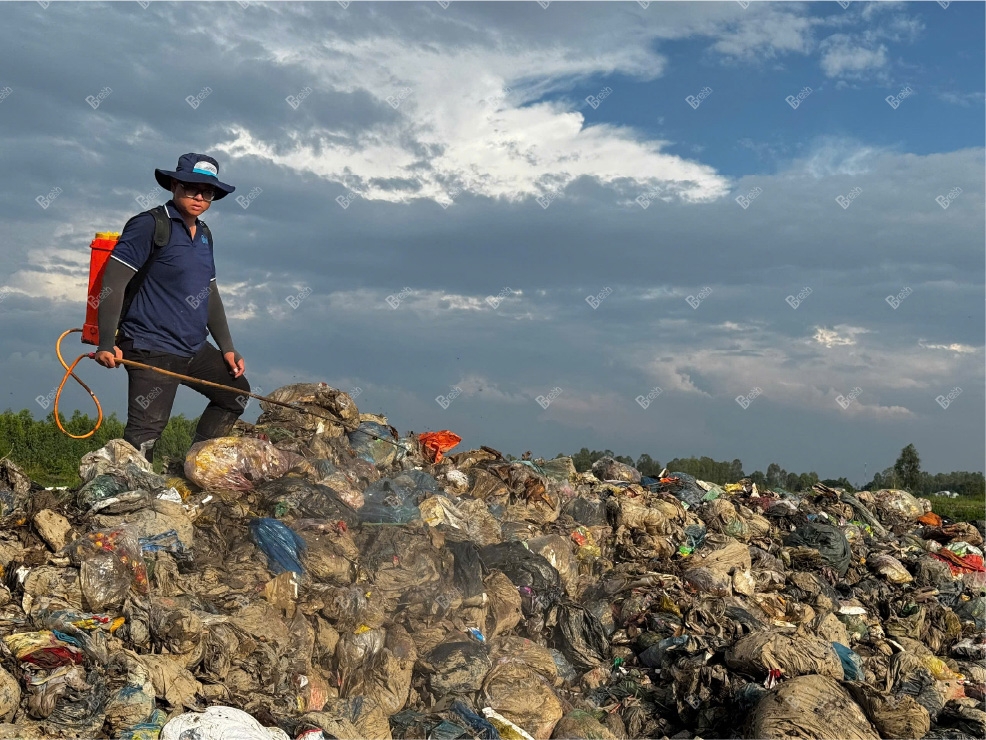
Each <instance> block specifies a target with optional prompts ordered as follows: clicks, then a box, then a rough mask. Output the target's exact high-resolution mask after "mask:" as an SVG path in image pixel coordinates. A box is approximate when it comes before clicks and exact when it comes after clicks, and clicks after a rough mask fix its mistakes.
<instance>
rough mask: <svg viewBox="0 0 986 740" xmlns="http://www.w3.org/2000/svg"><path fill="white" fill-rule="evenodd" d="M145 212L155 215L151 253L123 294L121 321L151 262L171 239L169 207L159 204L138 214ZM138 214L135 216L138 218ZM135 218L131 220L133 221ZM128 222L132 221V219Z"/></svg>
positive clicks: (141, 214) (142, 282) (128, 309)
mask: <svg viewBox="0 0 986 740" xmlns="http://www.w3.org/2000/svg"><path fill="white" fill-rule="evenodd" d="M145 213H149V214H150V215H151V216H153V217H154V235H153V236H152V238H151V253H150V255H149V256H148V258H147V259H146V260H145V261H144V264H143V265H141V266H140V269H139V270H137V273H136V274H135V275H134V276H133V277H132V278H130V282H129V283H127V289H126V292H125V293H124V294H123V307H122V309H121V310H120V320H121V321H122V320H123V319H124V318H126V316H127V313H128V312H129V311H130V304H131V303H133V300H134V297H135V296H136V295H137V292H138V291H139V290H140V286H141V285H143V284H144V280H145V278H146V277H147V272H148V270H150V269H151V264H152V263H153V262H154V259H155V258H156V257H157V255H158V253H159V250H160V249H161V247H164V246H166V245H167V243H168V242H169V241H171V217H170V216H168V212H167V209H165V207H164V206H157V207H155V208H152V209H150V210H149V211H143V212H141V213H138V214H137V216H143V215H144V214H145ZM137 216H134V217H133V218H137ZM133 218H132V219H130V220H131V221H132V220H133ZM127 223H130V221H128V222H127ZM124 229H126V227H124Z"/></svg>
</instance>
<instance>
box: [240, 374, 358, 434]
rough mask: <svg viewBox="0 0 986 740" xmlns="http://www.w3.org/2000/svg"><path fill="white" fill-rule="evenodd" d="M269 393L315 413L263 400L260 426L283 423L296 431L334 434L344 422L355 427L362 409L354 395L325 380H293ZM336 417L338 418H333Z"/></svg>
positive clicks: (274, 398) (273, 398)
mask: <svg viewBox="0 0 986 740" xmlns="http://www.w3.org/2000/svg"><path fill="white" fill-rule="evenodd" d="M267 397H268V398H270V399H272V400H274V401H280V402H281V403H290V404H293V405H295V406H297V407H299V408H301V409H304V410H306V411H312V412H313V413H310V414H306V413H302V412H300V411H295V410H293V409H289V408H285V407H284V406H280V405H277V404H273V403H268V402H266V401H261V402H260V408H261V409H262V410H263V412H262V413H261V414H260V417H259V418H258V419H257V424H258V425H259V426H266V425H271V426H279V427H284V428H286V429H289V430H291V431H292V432H294V433H296V434H297V433H309V434H310V433H313V432H314V433H317V434H323V433H328V434H330V435H331V436H335V435H336V434H338V433H341V432H342V429H343V427H344V426H345V427H348V428H349V429H353V428H355V427H356V425H357V424H358V423H359V409H357V408H356V404H355V403H354V402H353V399H352V397H351V396H350V395H349V394H348V393H344V392H343V391H340V390H338V389H337V388H333V387H332V386H330V385H327V384H326V383H292V384H291V385H285V386H281V387H280V388H278V389H277V390H275V391H274V392H273V393H269V394H268V396H267ZM323 417H329V418H328V419H325V418H323ZM333 419H337V420H338V421H336V422H334V421H332V420H333ZM330 427H335V429H330Z"/></svg>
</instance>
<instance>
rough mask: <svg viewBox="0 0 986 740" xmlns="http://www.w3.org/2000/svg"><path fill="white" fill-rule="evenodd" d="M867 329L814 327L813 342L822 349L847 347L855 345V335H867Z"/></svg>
mask: <svg viewBox="0 0 986 740" xmlns="http://www.w3.org/2000/svg"><path fill="white" fill-rule="evenodd" d="M867 333H869V330H868V329H861V328H859V327H855V326H845V325H839V326H836V327H834V328H832V329H827V328H826V327H824V326H816V327H815V334H814V336H813V337H812V339H813V341H815V342H816V343H818V344H821V345H822V346H824V347H827V348H829V349H831V348H832V347H847V346H850V345H853V344H856V335H858V334H867Z"/></svg>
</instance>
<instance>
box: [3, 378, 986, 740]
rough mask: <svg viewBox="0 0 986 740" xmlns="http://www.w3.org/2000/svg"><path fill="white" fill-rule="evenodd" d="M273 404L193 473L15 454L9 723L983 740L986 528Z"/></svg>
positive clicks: (902, 502) (250, 733)
mask: <svg viewBox="0 0 986 740" xmlns="http://www.w3.org/2000/svg"><path fill="white" fill-rule="evenodd" d="M274 398H275V399H276V400H279V401H282V402H284V403H290V404H293V405H294V406H295V407H296V408H298V409H304V410H306V411H309V412H312V413H302V412H301V411H295V410H292V409H287V408H284V407H279V406H273V405H271V404H265V403H262V404H261V405H262V407H263V413H262V415H261V417H260V418H259V419H258V421H257V424H256V425H249V424H243V423H238V425H237V429H236V433H237V434H238V435H239V436H233V437H224V438H221V439H216V440H210V441H207V442H202V443H199V444H196V445H194V446H193V447H192V448H191V450H190V451H189V453H188V457H187V459H186V460H185V464H184V476H177V477H169V476H162V475H156V474H154V473H153V472H152V470H151V467H150V465H149V464H148V463H147V462H146V461H145V460H144V459H143V458H142V457H141V455H140V454H139V453H138V452H137V450H135V449H134V448H132V447H131V446H130V445H128V444H127V443H126V442H123V441H122V440H115V441H113V442H110V443H109V444H108V445H106V446H105V447H104V448H102V449H100V450H98V451H96V452H93V453H90V454H88V455H86V456H85V457H84V458H83V459H82V461H81V464H80V475H81V477H82V479H83V481H84V485H83V486H82V487H81V488H80V489H79V490H77V491H68V492H59V491H46V490H40V488H39V487H38V486H36V485H33V484H32V483H31V481H30V480H29V479H27V478H26V477H25V476H24V475H23V474H22V473H21V472H20V471H19V470H18V469H17V468H16V466H14V465H13V464H11V463H10V462H9V461H0V517H2V520H0V523H2V526H0V568H2V581H3V585H0V740H4V739H7V738H29V739H33V738H50V737H86V738H95V737H101V738H103V737H104V738H123V739H125V740H158V739H160V740H179V739H180V740H189V739H194V740H208V739H209V738H220V737H222V738H233V737H235V738H238V739H242V740H254V739H255V740H272V739H274V738H280V739H282V740H283V739H284V738H304V739H305V740H319V739H320V738H339V739H340V740H349V739H351V738H372V739H374V740H382V739H385V738H386V739H389V738H436V739H437V740H456V738H482V739H483V740H497V739H498V738H503V740H531V739H532V738H533V739H535V740H546V739H547V738H585V739H588V738H592V739H594V740H600V739H602V740H608V739H613V738H620V739H623V738H645V737H646V738H659V737H667V738H696V737H701V738H738V737H745V738H860V739H864V740H870V739H874V740H875V739H876V738H924V737H929V738H963V737H980V738H981V737H983V736H986V712H984V706H983V699H984V686H986V683H984V681H986V637H984V632H986V623H984V622H986V598H984V594H986V566H984V563H983V554H982V546H983V524H982V523H981V522H980V523H978V525H977V526H974V525H973V524H970V523H964V522H948V521H943V520H942V519H941V518H940V517H938V516H936V515H935V514H933V513H932V512H931V509H930V504H929V503H928V502H927V501H925V500H922V499H917V498H914V497H912V496H911V495H910V494H908V493H907V492H905V491H899V490H882V491H872V492H860V493H857V494H850V493H846V492H844V491H841V490H835V489H831V488H827V487H825V486H822V485H817V486H815V487H814V488H813V489H812V490H810V491H803V492H801V493H798V494H795V493H791V492H786V491H779V490H774V491H771V490H758V489H757V487H756V485H754V484H752V483H750V481H749V480H742V481H738V482H736V483H732V484H729V485H725V486H719V485H715V484H711V483H707V482H703V481H700V480H696V479H694V478H692V477H691V476H689V475H686V474H684V473H679V472H675V471H665V473H663V474H662V475H661V476H660V477H659V478H649V477H645V476H641V474H640V473H639V472H638V471H637V470H635V469H634V468H632V467H630V466H628V465H625V464H622V463H619V462H617V461H615V460H613V459H611V458H604V459H602V460H599V461H598V462H596V463H595V465H594V466H593V467H592V471H591V472H586V473H577V472H576V470H575V468H574V466H573V465H572V461H571V459H570V458H565V457H560V458H557V459H554V460H548V461H544V460H527V459H523V460H509V459H507V458H505V457H504V455H502V454H500V453H499V452H498V451H496V450H494V449H491V448H489V447H482V448H480V449H476V450H470V451H466V452H455V453H453V452H451V450H452V449H454V448H455V446H456V445H457V444H458V442H459V441H460V440H459V438H458V437H457V436H456V435H455V434H453V433H452V432H448V431H444V432H434V433H426V434H417V435H416V434H413V433H411V434H408V435H407V436H405V437H399V435H398V433H397V431H396V430H395V429H394V428H393V427H391V426H390V425H389V424H388V422H387V419H386V418H384V417H382V416H377V415H370V414H361V413H359V411H358V409H357V407H356V405H355V404H354V403H353V400H352V398H350V397H349V396H348V395H347V394H345V393H343V392H341V391H338V390H336V389H334V388H331V387H329V386H326V385H324V384H297V385H292V386H286V387H284V388H281V389H279V390H278V391H276V392H275V394H274ZM333 420H335V421H333Z"/></svg>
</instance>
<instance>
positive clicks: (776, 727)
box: [749, 675, 880, 740]
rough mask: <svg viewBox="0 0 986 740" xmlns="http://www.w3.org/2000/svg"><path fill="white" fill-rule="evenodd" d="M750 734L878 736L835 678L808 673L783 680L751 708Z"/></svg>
mask: <svg viewBox="0 0 986 740" xmlns="http://www.w3.org/2000/svg"><path fill="white" fill-rule="evenodd" d="M749 737H755V738H833V737H838V738H840V740H880V736H879V735H878V734H877V733H876V732H875V731H874V730H873V728H872V727H871V726H870V723H869V720H868V719H867V718H866V715H865V714H864V713H863V710H862V709H860V707H859V705H858V704H856V702H854V701H853V700H852V697H851V696H849V694H848V693H847V692H846V690H845V689H844V688H842V686H840V685H839V683H838V682H837V681H836V680H835V679H833V678H830V677H828V676H811V675H810V676H797V677H795V678H792V679H790V680H787V681H784V682H782V683H781V684H780V685H779V686H778V688H777V691H775V692H772V693H770V694H767V695H766V696H765V697H763V698H762V699H761V700H760V701H759V702H758V703H757V706H756V708H755V709H754V710H753V716H752V717H751V720H750V734H749Z"/></svg>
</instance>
